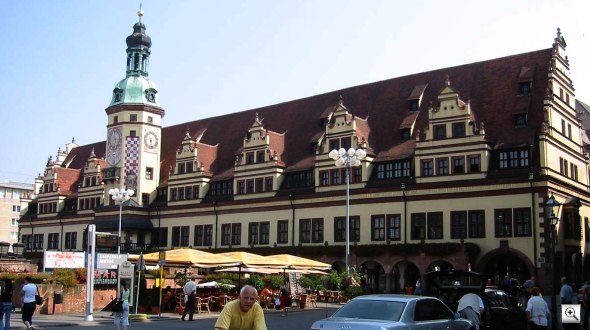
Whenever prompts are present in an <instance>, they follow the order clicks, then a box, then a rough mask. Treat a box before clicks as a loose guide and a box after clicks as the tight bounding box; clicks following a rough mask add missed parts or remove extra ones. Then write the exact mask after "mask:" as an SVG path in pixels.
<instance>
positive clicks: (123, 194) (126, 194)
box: [109, 188, 135, 254]
mask: <svg viewBox="0 0 590 330" xmlns="http://www.w3.org/2000/svg"><path fill="white" fill-rule="evenodd" d="M134 194H135V191H133V189H125V188H123V189H121V190H119V188H115V189H110V190H109V195H111V197H112V199H113V200H114V201H115V203H117V204H119V242H117V243H118V244H117V254H121V218H122V216H123V203H124V202H126V201H128V200H129V199H130V198H131V196H133V195H134Z"/></svg>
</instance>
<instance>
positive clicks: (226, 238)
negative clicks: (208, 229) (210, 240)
mask: <svg viewBox="0 0 590 330" xmlns="http://www.w3.org/2000/svg"><path fill="white" fill-rule="evenodd" d="M230 244H231V223H224V224H222V225H221V245H230Z"/></svg>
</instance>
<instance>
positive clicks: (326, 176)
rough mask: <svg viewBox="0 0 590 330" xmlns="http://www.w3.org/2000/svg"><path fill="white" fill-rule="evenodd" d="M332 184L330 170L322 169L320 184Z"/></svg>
mask: <svg viewBox="0 0 590 330" xmlns="http://www.w3.org/2000/svg"><path fill="white" fill-rule="evenodd" d="M329 185H330V172H329V171H320V186H329Z"/></svg>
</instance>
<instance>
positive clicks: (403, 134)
mask: <svg viewBox="0 0 590 330" xmlns="http://www.w3.org/2000/svg"><path fill="white" fill-rule="evenodd" d="M411 137H412V135H411V134H410V129H409V128H402V130H401V139H402V141H408V140H409V139H410V138H411Z"/></svg>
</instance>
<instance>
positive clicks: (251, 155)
mask: <svg viewBox="0 0 590 330" xmlns="http://www.w3.org/2000/svg"><path fill="white" fill-rule="evenodd" d="M246 164H254V153H253V152H248V153H246Z"/></svg>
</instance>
